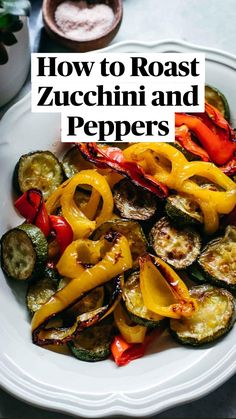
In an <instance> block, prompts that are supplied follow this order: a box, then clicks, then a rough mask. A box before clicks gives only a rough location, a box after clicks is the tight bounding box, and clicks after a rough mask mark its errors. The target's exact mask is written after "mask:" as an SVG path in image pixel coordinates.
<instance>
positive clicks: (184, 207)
mask: <svg viewBox="0 0 236 419" xmlns="http://www.w3.org/2000/svg"><path fill="white" fill-rule="evenodd" d="M165 209H166V213H167V215H168V216H169V217H170V218H171V220H173V222H175V223H177V224H178V225H199V224H203V214H202V212H201V209H200V207H199V205H198V203H197V202H195V201H194V200H193V199H192V198H189V197H188V196H184V195H171V196H169V197H168V198H167V202H166V207H165Z"/></svg>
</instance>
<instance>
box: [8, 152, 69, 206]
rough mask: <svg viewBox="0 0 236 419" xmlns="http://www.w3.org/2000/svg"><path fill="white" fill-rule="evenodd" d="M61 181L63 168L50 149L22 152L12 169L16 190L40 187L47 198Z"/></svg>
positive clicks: (22, 190) (23, 190) (21, 190)
mask: <svg viewBox="0 0 236 419" xmlns="http://www.w3.org/2000/svg"><path fill="white" fill-rule="evenodd" d="M62 182H63V170H62V167H61V164H60V162H59V161H58V159H57V158H56V156H54V154H53V153H51V152H50V151H35V152H32V153H29V154H24V155H23V156H21V158H20V160H19V161H18V163H17V165H16V167H15V171H14V185H15V187H16V190H17V192H19V191H20V192H22V193H24V192H26V191H27V190H28V189H31V188H36V189H40V191H41V192H42V194H43V197H44V199H47V198H48V197H49V196H50V195H51V194H52V192H53V191H55V189H57V187H58V186H59V185H60V184H61V183H62Z"/></svg>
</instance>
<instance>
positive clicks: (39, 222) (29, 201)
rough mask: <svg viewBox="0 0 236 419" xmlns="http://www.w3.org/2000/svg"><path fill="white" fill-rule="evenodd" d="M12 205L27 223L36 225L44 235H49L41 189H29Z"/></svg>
mask: <svg viewBox="0 0 236 419" xmlns="http://www.w3.org/2000/svg"><path fill="white" fill-rule="evenodd" d="M14 205H15V208H16V209H17V210H18V211H19V213H20V214H21V215H22V216H23V217H25V219H26V222H27V223H30V224H34V225H36V226H37V227H38V228H40V230H41V231H42V232H43V233H44V235H45V236H46V237H47V236H48V235H49V233H50V226H49V219H48V214H47V210H46V207H45V203H44V201H43V196H42V193H41V191H39V190H38V189H29V190H28V191H26V192H25V193H24V194H23V195H21V196H20V198H18V199H17V200H16V202H15V204H14Z"/></svg>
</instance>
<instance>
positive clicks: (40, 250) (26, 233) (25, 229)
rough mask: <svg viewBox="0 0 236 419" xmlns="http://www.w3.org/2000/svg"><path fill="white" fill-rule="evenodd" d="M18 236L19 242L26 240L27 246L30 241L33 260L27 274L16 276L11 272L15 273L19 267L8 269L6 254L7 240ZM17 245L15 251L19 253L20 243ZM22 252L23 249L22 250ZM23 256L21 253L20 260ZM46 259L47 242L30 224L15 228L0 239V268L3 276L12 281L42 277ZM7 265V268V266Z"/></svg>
mask: <svg viewBox="0 0 236 419" xmlns="http://www.w3.org/2000/svg"><path fill="white" fill-rule="evenodd" d="M19 234H20V237H21V238H20V241H22V239H23V238H25V240H27V242H28V244H29V241H30V246H31V249H30V250H31V252H32V258H33V264H32V265H33V266H32V269H30V272H28V274H25V275H23V274H21V275H20V274H19V273H18V274H16V273H14V272H13V271H14V270H15V269H16V270H17V271H19V267H17V266H16V267H15V269H14V267H12V268H10V269H9V263H8V262H7V259H8V257H9V256H8V255H7V254H6V252H7V250H8V249H7V248H6V246H7V240H9V237H10V236H11V237H10V240H12V239H11V238H12V237H13V236H16V235H19ZM16 244H17V250H18V251H19V250H20V248H21V246H20V243H18V242H17V243H16ZM9 251H10V252H13V251H14V249H12V246H11V249H10V250H9ZM23 252H24V249H23ZM25 256H26V255H25V254H24V253H22V251H21V258H22V259H25ZM47 258H48V244H47V240H46V238H45V236H44V234H43V233H42V232H41V230H40V229H39V228H38V227H36V226H35V225H32V224H21V225H20V226H18V227H15V228H13V229H11V230H9V231H7V232H6V233H5V234H4V235H3V236H2V238H1V266H2V269H3V271H4V272H5V274H6V275H7V276H8V277H9V278H12V279H16V280H30V279H35V278H38V277H40V276H41V275H43V273H44V270H45V266H46V262H47ZM11 262H12V257H11ZM7 265H8V266H7Z"/></svg>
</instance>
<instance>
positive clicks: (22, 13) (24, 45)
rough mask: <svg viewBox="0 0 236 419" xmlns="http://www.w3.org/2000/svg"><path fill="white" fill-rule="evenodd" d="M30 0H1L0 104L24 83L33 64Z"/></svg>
mask: <svg viewBox="0 0 236 419" xmlns="http://www.w3.org/2000/svg"><path fill="white" fill-rule="evenodd" d="M29 12H30V2H29V1H28V0H0V106H2V105H4V104H5V103H7V102H8V101H9V100H10V99H12V98H13V97H14V96H15V95H16V93H17V92H18V91H19V90H20V88H21V87H22V85H23V83H24V81H25V79H26V77H27V74H28V71H29V64H30V48H29V32H28V21H27V16H29Z"/></svg>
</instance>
